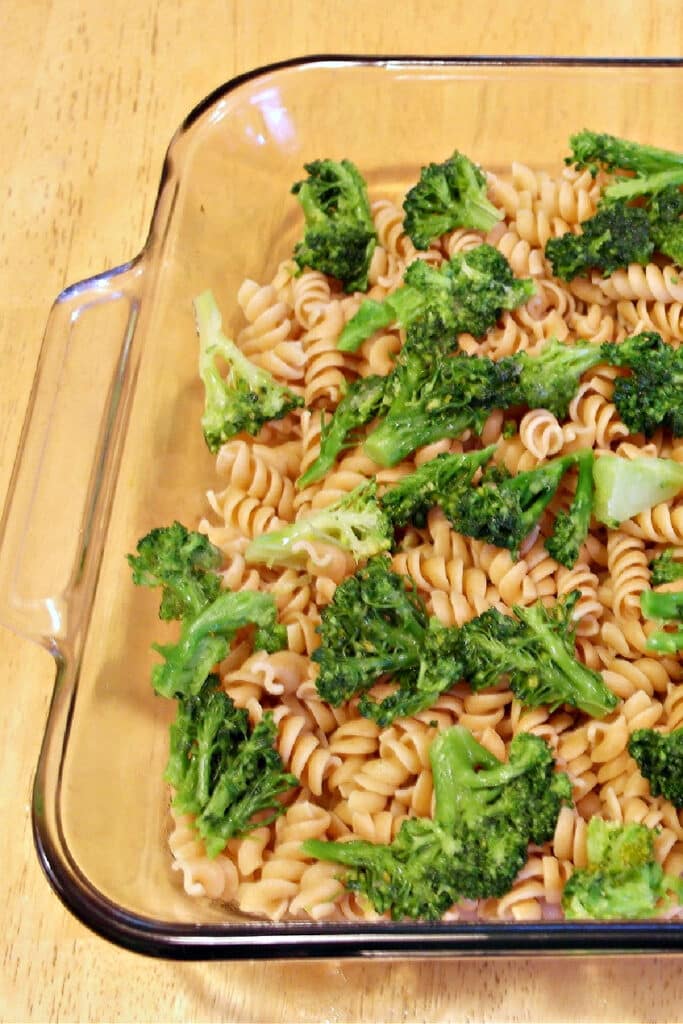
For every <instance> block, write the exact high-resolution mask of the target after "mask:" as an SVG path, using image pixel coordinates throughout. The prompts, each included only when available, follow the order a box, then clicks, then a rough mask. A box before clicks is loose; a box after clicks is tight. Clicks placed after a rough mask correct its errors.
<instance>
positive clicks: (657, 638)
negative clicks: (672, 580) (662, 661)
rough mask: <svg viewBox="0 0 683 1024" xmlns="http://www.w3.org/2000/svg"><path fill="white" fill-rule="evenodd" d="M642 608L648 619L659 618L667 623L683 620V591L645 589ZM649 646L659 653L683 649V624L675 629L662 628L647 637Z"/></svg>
mask: <svg viewBox="0 0 683 1024" xmlns="http://www.w3.org/2000/svg"><path fill="white" fill-rule="evenodd" d="M640 608H641V611H642V613H643V615H644V616H645V617H646V618H648V619H659V621H660V622H664V623H666V624H667V625H669V624H673V623H675V622H679V623H680V622H681V620H683V591H676V592H675V593H674V592H670V593H656V592H655V591H654V590H643V591H642V592H641V595H640ZM647 647H648V650H650V651H656V652H657V653H658V654H676V653H677V652H678V651H680V650H683V626H680V625H679V626H678V627H677V629H675V630H668V629H661V630H657V631H656V632H655V633H652V634H651V635H650V636H649V637H648V638H647Z"/></svg>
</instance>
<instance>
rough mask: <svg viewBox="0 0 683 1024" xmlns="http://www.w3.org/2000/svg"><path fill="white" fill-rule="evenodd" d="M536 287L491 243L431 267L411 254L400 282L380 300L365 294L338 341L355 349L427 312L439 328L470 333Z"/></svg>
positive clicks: (482, 328) (483, 327) (494, 320)
mask: <svg viewBox="0 0 683 1024" xmlns="http://www.w3.org/2000/svg"><path fill="white" fill-rule="evenodd" d="M534 291H535V286H534V283H533V281H532V280H531V278H523V279H522V278H516V277H515V276H514V274H513V272H512V268H511V267H510V264H509V263H508V261H507V260H506V259H505V257H504V256H503V254H502V253H500V252H498V250H497V249H494V248H493V246H491V245H486V244H482V245H478V246H475V248H474V249H470V250H468V252H462V253H456V254H455V255H454V256H453V257H451V259H450V260H449V261H448V262H447V263H444V264H443V265H442V266H441V267H439V268H438V269H436V268H435V267H432V266H430V265H429V264H428V263H426V262H425V261H424V260H414V261H413V263H411V264H410V266H409V267H408V269H407V270H406V272H405V274H404V277H403V284H402V285H401V286H400V287H399V288H397V289H396V291H395V292H392V293H391V294H390V295H387V297H386V298H385V299H383V300H382V301H381V302H377V301H375V300H374V299H366V300H365V302H363V303H362V304H361V307H360V309H359V310H358V312H357V313H356V314H355V315H354V316H353V317H351V319H350V320H349V322H348V323H347V324H346V326H345V327H344V330H343V331H342V333H341V335H340V337H339V341H338V343H337V347H338V348H340V349H341V350H342V351H343V352H355V351H356V349H357V348H358V347H359V346H360V345H361V343H362V342H363V341H365V339H366V338H369V337H370V336H371V335H372V334H374V332H375V331H377V330H381V329H382V328H384V327H388V326H389V325H390V324H392V323H396V324H398V325H399V326H400V327H403V328H405V329H406V330H408V328H409V327H410V326H411V324H412V323H413V322H414V321H415V320H417V319H418V318H420V317H422V316H424V315H425V313H429V314H430V315H432V316H433V317H438V320H439V322H440V323H441V324H442V327H443V329H444V330H448V331H450V333H451V337H452V339H453V345H452V347H454V345H455V336H456V335H457V334H462V333H468V334H473V335H474V336H475V337H480V336H481V335H483V334H485V333H486V331H487V330H488V329H489V328H490V327H494V326H495V324H496V323H497V321H498V318H499V317H500V314H501V312H502V311H503V310H505V309H515V308H516V307H517V306H520V305H522V303H524V302H526V301H527V300H528V299H529V298H530V297H531V296H532V295H533V294H534Z"/></svg>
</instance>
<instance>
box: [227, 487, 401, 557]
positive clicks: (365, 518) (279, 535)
mask: <svg viewBox="0 0 683 1024" xmlns="http://www.w3.org/2000/svg"><path fill="white" fill-rule="evenodd" d="M376 491H377V487H376V484H375V481H374V479H372V480H370V481H368V482H367V483H364V484H360V485H359V486H358V487H356V488H355V490H353V491H351V492H350V494H346V495H344V497H343V498H340V499H339V500H338V501H335V502H333V504H331V505H328V506H327V507H326V508H322V509H319V510H318V511H316V512H313V513H311V514H310V515H308V516H306V517H305V518H303V519H298V520H297V521H296V522H294V523H291V524H290V525H289V526H285V527H283V528H282V529H281V530H271V531H270V533H263V534H261V536H260V537H256V538H255V539H254V540H252V541H251V543H250V544H249V545H248V547H247V550H246V552H245V558H246V560H247V562H262V563H263V564H265V565H268V566H273V565H283V566H289V567H290V568H294V569H297V568H301V567H302V566H305V565H306V562H307V560H308V557H309V552H308V550H307V545H308V544H310V543H311V542H319V543H322V544H331V545H333V546H334V547H338V548H343V549H344V550H346V551H349V552H350V553H351V555H352V556H353V558H354V559H355V560H356V561H357V562H361V561H363V560H364V559H366V558H371V557H372V555H376V554H378V553H379V552H380V551H388V550H389V548H390V547H391V545H392V540H393V531H392V529H391V524H390V522H389V520H388V518H387V516H386V514H385V513H384V512H383V511H382V509H381V507H380V505H379V503H378V501H377V499H376Z"/></svg>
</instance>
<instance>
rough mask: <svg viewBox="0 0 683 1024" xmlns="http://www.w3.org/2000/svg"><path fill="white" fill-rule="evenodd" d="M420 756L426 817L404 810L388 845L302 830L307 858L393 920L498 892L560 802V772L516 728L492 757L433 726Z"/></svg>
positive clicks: (463, 734) (437, 912)
mask: <svg viewBox="0 0 683 1024" xmlns="http://www.w3.org/2000/svg"><path fill="white" fill-rule="evenodd" d="M429 757H430V761H431V766H432V773H433V778H434V794H435V814H434V819H433V820H431V819H427V818H409V819H407V820H406V821H404V822H403V823H402V825H401V828H400V830H399V833H398V835H397V836H396V838H395V839H394V841H393V842H392V843H391V844H390V845H388V846H385V845H381V844H377V843H369V842H364V841H362V840H353V841H351V842H345V843H340V842H324V841H321V840H319V839H309V840H306V842H305V843H304V844H303V851H304V853H306V854H307V855H308V856H309V857H316V858H319V859H321V860H329V861H335V862H337V863H339V864H342V865H344V866H346V867H347V868H348V869H349V870H348V871H347V872H346V873H345V875H344V884H345V885H346V887H347V888H348V889H350V890H351V891H352V892H358V893H361V894H362V895H363V896H365V897H366V898H367V899H368V900H369V901H370V902H371V903H372V905H373V906H374V907H375V909H376V910H377V911H378V912H379V913H385V912H387V911H388V912H389V913H390V914H391V916H392V917H393V918H394V920H399V919H401V918H406V917H408V918H423V919H427V920H437V919H438V918H440V917H441V916H442V914H443V913H444V912H445V911H446V910H448V908H449V907H451V906H452V905H453V904H454V903H457V902H458V900H461V899H485V898H488V897H500V896H502V895H504V894H505V893H506V892H507V891H508V890H509V889H510V888H511V886H512V884H513V882H514V879H515V876H516V875H517V873H518V872H519V870H520V869H521V868H522V867H523V866H524V864H525V862H526V859H527V856H528V845H529V843H543V842H545V841H546V840H548V839H550V838H551V836H552V835H553V833H554V830H555V824H556V822H557V817H558V814H559V812H560V808H561V807H562V805H563V804H564V803H571V786H570V783H569V779H568V778H567V776H566V775H562V774H558V773H555V771H554V770H553V769H554V762H553V758H552V754H551V752H550V750H549V748H548V746H547V744H546V743H545V741H544V740H542V739H540V738H539V737H537V736H532V735H530V734H528V733H521V734H519V735H518V736H516V737H515V738H514V739H513V741H512V743H511V745H510V759H509V761H508V762H507V763H502V762H500V761H499V760H498V759H497V758H496V757H494V756H493V755H492V754H490V753H489V751H488V750H486V748H485V747H483V746H481V744H480V743H478V742H477V741H476V740H475V739H474V737H473V736H472V735H471V733H469V732H468V731H467V730H466V729H465V728H463V727H462V726H458V725H456V726H453V727H452V728H450V729H446V730H444V731H443V732H440V733H439V735H438V736H437V737H436V739H435V740H434V741H433V742H432V745H431V748H430V751H429Z"/></svg>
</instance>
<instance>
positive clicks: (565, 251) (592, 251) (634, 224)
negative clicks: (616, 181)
mask: <svg viewBox="0 0 683 1024" xmlns="http://www.w3.org/2000/svg"><path fill="white" fill-rule="evenodd" d="M653 251H654V242H653V240H652V237H651V230H650V221H649V218H648V215H647V213H646V212H645V210H643V209H641V208H640V207H637V206H627V205H626V203H624V202H619V203H613V204H612V205H610V206H607V207H605V209H601V210H598V212H597V213H596V214H595V215H594V216H593V217H589V218H588V220H584V221H583V222H582V224H581V233H580V234H578V235H575V234H572V232H567V233H566V234H564V235H561V236H560V237H559V238H549V239H548V241H547V242H546V247H545V254H546V256H547V258H548V259H549V260H550V263H551V266H552V268H553V274H554V275H555V277H560V278H562V280H564V281H571V280H572V279H573V278H575V277H578V276H579V275H585V274H586V273H587V272H588V271H589V270H592V269H596V270H600V271H602V273H603V274H611V273H613V272H614V271H615V270H619V269H620V268H621V267H627V266H629V264H631V263H642V264H645V263H649V262H650V259H651V258H652V253H653Z"/></svg>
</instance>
